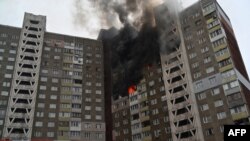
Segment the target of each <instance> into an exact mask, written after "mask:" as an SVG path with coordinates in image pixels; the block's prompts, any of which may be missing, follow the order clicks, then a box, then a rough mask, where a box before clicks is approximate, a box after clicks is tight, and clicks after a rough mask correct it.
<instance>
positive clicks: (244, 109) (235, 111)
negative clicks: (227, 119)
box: [230, 105, 246, 114]
mask: <svg viewBox="0 0 250 141" xmlns="http://www.w3.org/2000/svg"><path fill="white" fill-rule="evenodd" d="M245 111H246V107H245V106H244V105H243V106H239V107H235V108H233V109H231V110H230V112H231V114H237V113H241V112H245Z"/></svg>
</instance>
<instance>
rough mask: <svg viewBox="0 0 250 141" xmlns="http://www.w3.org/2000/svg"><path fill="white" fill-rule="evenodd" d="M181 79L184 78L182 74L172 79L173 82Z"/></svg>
mask: <svg viewBox="0 0 250 141" xmlns="http://www.w3.org/2000/svg"><path fill="white" fill-rule="evenodd" d="M180 80H182V78H181V76H177V77H174V78H173V79H172V83H175V82H177V81H180Z"/></svg>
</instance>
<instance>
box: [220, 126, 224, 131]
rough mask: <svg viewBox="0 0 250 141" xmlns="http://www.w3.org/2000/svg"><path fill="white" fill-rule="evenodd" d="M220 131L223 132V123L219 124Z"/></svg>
mask: <svg viewBox="0 0 250 141" xmlns="http://www.w3.org/2000/svg"><path fill="white" fill-rule="evenodd" d="M220 132H222V133H223V132H224V125H221V126H220Z"/></svg>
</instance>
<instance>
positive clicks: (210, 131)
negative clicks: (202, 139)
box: [206, 128, 214, 136]
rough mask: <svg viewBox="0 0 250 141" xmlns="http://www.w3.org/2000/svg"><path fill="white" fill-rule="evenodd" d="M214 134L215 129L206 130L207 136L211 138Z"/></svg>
mask: <svg viewBox="0 0 250 141" xmlns="http://www.w3.org/2000/svg"><path fill="white" fill-rule="evenodd" d="M213 134H214V131H213V128H209V129H207V130H206V136H211V135H213Z"/></svg>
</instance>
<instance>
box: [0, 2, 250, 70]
mask: <svg viewBox="0 0 250 141" xmlns="http://www.w3.org/2000/svg"><path fill="white" fill-rule="evenodd" d="M76 1H77V0H0V24H3V25H11V26H17V27H21V26H22V22H23V16H24V12H31V13H34V14H39V15H46V16H47V31H50V32H56V33H62V34H68V35H75V36H80V37H88V38H96V36H97V35H96V33H97V31H98V30H99V27H100V26H102V25H101V24H100V23H98V22H96V21H97V20H98V19H97V18H96V16H98V15H96V14H95V13H94V12H92V11H93V9H92V11H91V9H89V7H90V6H89V5H87V4H86V2H85V1H86V0H82V1H81V2H82V8H83V10H85V9H87V11H88V17H89V21H88V23H87V25H88V26H85V27H83V26H81V25H77V24H75V20H76V18H74V16H73V15H75V13H76V8H75V2H76ZM182 1H183V5H184V6H187V5H190V4H191V3H193V2H194V1H196V0H182ZM218 2H219V3H220V5H221V6H222V8H223V9H224V11H225V12H226V13H227V15H228V16H229V18H230V19H231V22H232V25H233V28H234V31H235V34H236V38H237V40H238V44H239V47H240V50H241V53H242V56H243V59H244V62H245V65H246V67H247V70H248V74H250V57H249V56H248V55H250V47H249V42H248V40H250V26H249V25H250V9H249V6H250V0H218ZM86 5H87V6H86ZM0 32H1V31H0Z"/></svg>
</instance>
